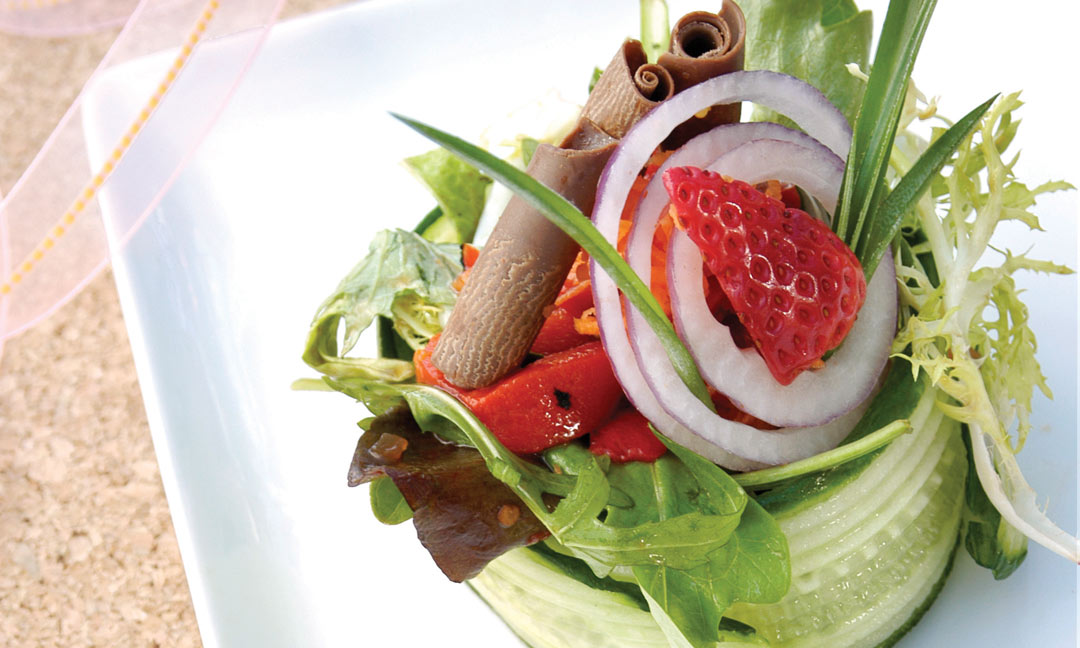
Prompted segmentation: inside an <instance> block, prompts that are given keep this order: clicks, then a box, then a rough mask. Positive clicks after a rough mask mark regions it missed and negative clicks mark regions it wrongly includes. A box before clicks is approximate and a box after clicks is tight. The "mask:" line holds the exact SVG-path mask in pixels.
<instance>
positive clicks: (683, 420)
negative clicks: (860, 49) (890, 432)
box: [592, 71, 861, 469]
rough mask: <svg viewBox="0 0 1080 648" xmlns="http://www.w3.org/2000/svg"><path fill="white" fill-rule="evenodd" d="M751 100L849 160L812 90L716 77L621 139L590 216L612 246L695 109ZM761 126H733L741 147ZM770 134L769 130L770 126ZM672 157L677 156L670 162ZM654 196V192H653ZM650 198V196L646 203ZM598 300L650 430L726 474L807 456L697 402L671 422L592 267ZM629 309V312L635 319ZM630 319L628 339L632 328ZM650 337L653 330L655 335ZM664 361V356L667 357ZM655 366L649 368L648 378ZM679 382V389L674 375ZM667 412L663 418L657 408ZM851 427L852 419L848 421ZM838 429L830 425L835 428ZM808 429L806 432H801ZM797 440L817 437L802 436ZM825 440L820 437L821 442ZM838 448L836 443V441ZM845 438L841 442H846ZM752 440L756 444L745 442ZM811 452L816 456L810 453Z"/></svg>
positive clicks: (829, 109) (613, 353)
mask: <svg viewBox="0 0 1080 648" xmlns="http://www.w3.org/2000/svg"><path fill="white" fill-rule="evenodd" d="M744 100H745V101H754V102H756V103H760V104H764V105H766V106H768V107H770V108H773V109H774V110H777V111H779V112H782V113H784V114H787V116H788V117H791V118H793V119H794V120H795V121H796V122H797V123H799V124H800V125H802V126H803V128H804V129H805V130H806V131H807V133H808V134H809V135H810V136H815V135H816V136H817V137H818V138H819V139H820V140H821V141H823V142H824V143H825V144H826V145H827V146H828V147H829V148H830V149H831V150H833V151H834V152H835V153H837V154H839V155H841V156H846V155H847V149H848V146H849V145H850V139H851V133H850V129H849V128H848V125H847V122H846V120H845V119H844V117H843V115H841V114H840V112H839V111H838V110H836V108H835V107H834V106H832V105H831V104H830V103H829V102H828V100H827V99H825V97H824V96H823V95H822V94H821V93H820V92H818V91H817V89H815V88H813V87H812V86H810V85H808V84H806V83H804V82H802V81H800V80H798V79H795V78H794V77H789V76H786V75H782V74H778V73H775V72H763V71H755V72H737V73H732V74H728V75H725V76H722V77H717V78H715V79H712V80H710V81H707V82H705V83H702V84H699V85H697V86H694V87H693V88H690V89H688V90H686V91H684V92H682V93H680V94H678V95H676V96H675V97H673V98H671V99H669V100H668V101H666V102H664V103H663V104H661V105H660V106H658V107H657V108H655V109H654V110H653V111H652V112H650V113H649V114H648V115H646V116H645V118H644V119H642V120H641V121H640V122H639V123H638V124H637V125H636V126H635V127H634V128H633V129H631V131H630V132H629V133H628V134H627V135H626V136H625V137H624V138H623V140H622V143H621V144H620V146H619V147H618V149H617V150H616V151H615V153H614V154H613V155H612V158H611V160H610V161H609V162H608V165H607V167H606V168H605V171H604V175H603V176H602V178H601V181H600V188H599V191H598V199H597V204H596V207H595V209H594V210H593V221H594V223H595V225H596V227H597V229H598V230H599V231H600V232H601V233H602V234H603V235H604V236H605V237H606V238H607V239H608V240H609V241H610V242H612V243H613V244H614V243H615V242H616V240H617V237H618V230H619V219H620V215H621V212H622V208H623V205H624V204H625V202H626V197H627V196H628V194H629V191H630V187H631V185H632V184H633V182H634V180H635V179H636V177H637V174H638V172H639V171H640V169H641V168H642V167H643V166H644V164H645V163H646V161H647V160H648V159H649V157H650V156H651V155H652V152H653V151H654V150H655V148H656V147H657V146H658V145H659V144H660V142H661V141H663V139H664V138H665V137H666V136H667V134H668V133H669V132H670V131H671V129H672V128H674V126H676V125H678V124H679V123H682V122H683V121H685V120H686V119H689V118H690V117H691V116H692V115H694V114H695V113H697V112H698V111H700V110H702V109H704V108H707V107H709V106H711V105H713V104H722V103H732V102H735V101H744ZM753 127H763V125H757V124H749V125H732V126H731V127H730V128H733V129H734V128H739V129H740V130H742V131H743V134H742V136H743V137H745V139H743V141H744V142H745V141H747V140H748V139H753V137H752V136H750V135H749V133H750V131H749V130H748V129H749V128H753ZM767 128H772V127H767ZM673 157H674V156H673ZM654 193H655V192H654ZM647 197H648V196H646V198H647ZM592 269H593V274H592V277H593V296H594V300H595V303H596V310H597V319H598V323H599V326H600V331H601V337H602V339H603V341H604V345H605V347H606V348H607V350H608V355H609V357H610V358H611V360H612V365H613V367H614V369H615V373H616V375H617V376H618V378H619V381H620V383H621V384H622V386H623V389H624V390H625V391H626V393H627V396H628V397H629V398H630V400H631V402H633V403H634V405H635V406H636V407H638V409H639V411H641V412H642V414H644V415H645V416H646V417H647V418H649V420H650V421H652V422H653V424H654V425H655V426H656V427H657V428H658V429H660V430H661V431H662V432H664V433H665V434H667V435H668V436H670V437H671V438H672V439H674V440H675V441H677V442H679V443H681V444H683V445H687V446H688V447H692V448H693V449H695V450H696V451H697V452H699V453H701V454H703V455H704V456H706V457H708V458H709V459H712V460H713V461H715V462H717V463H719V464H721V465H724V466H726V467H729V468H735V469H745V468H743V466H745V465H746V463H747V461H746V460H749V461H750V462H756V463H767V464H775V463H784V462H788V461H793V460H795V459H797V458H801V457H803V456H807V455H806V449H805V448H799V447H798V445H801V444H795V445H793V439H791V438H789V437H791V436H792V435H791V434H789V433H788V432H785V431H782V430H781V431H775V432H762V431H760V430H755V429H754V428H751V427H749V426H745V425H741V424H738V423H733V422H731V421H726V420H725V419H722V418H720V417H719V416H717V415H716V414H715V413H713V412H712V411H711V410H709V409H708V408H707V407H705V405H704V404H703V403H701V402H700V401H697V400H696V399H695V402H696V403H697V405H699V406H700V408H701V409H702V410H704V411H705V412H707V414H708V416H707V417H704V418H701V417H696V416H689V417H688V416H687V413H686V412H678V416H677V417H676V416H673V415H672V414H671V413H670V410H669V411H663V410H665V409H667V408H663V407H658V405H659V401H658V399H657V395H656V394H654V393H653V390H652V389H651V388H650V387H649V384H648V382H647V380H646V377H645V376H644V375H643V373H642V371H641V369H640V367H639V366H638V362H637V360H636V358H635V357H634V353H633V350H632V348H631V345H630V341H629V339H628V337H627V330H626V328H624V325H623V317H622V315H623V314H622V305H621V303H620V299H619V294H618V290H617V289H616V287H615V284H614V282H612V281H611V279H610V278H609V277H608V276H607V275H606V274H604V273H603V272H602V271H600V269H599V267H598V266H596V265H595V262H594V264H593V268H592ZM632 312H633V311H632V309H631V313H632ZM632 322H633V318H631V335H633V334H634V333H635V332H634V327H633V325H632ZM650 332H651V331H650ZM664 360H665V363H666V364H668V366H670V363H669V362H667V359H666V356H665V358H664ZM651 373H652V367H651V366H650V374H651ZM675 382H677V383H679V384H681V381H680V380H679V379H678V378H677V377H676V378H675ZM658 409H659V410H661V411H663V413H662V414H661V413H660V412H658V411H657V410H658ZM856 414H860V415H861V413H859V412H858V411H857V410H852V412H850V413H849V414H848V415H845V416H844V417H841V418H840V419H837V420H836V421H835V422H834V423H835V424H839V423H840V422H841V421H846V419H848V418H852V417H855V416H856ZM851 423H852V424H853V423H854V421H852V422H851ZM830 425H833V424H830ZM802 430H809V428H803V429H800V432H801V431H802ZM795 436H812V435H811V434H802V435H795ZM822 436H825V435H824V434H823V433H821V432H820V431H819V432H817V433H816V437H817V438H821V437H822ZM828 436H829V437H830V439H829V440H830V441H831V443H832V444H833V445H835V443H837V442H839V440H840V439H839V438H836V439H835V440H833V439H832V438H831V437H832V435H828ZM841 438H842V436H841ZM748 439H751V440H753V441H752V442H748ZM810 454H813V452H811V453H810Z"/></svg>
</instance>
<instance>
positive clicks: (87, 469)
mask: <svg viewBox="0 0 1080 648" xmlns="http://www.w3.org/2000/svg"><path fill="white" fill-rule="evenodd" d="M336 4H341V1H340V0H290V3H289V5H288V7H287V9H286V14H287V15H295V14H298V13H304V12H308V11H312V10H317V9H321V8H325V7H329V6H332V5H336ZM115 35H116V32H115V31H108V32H102V33H97V34H92V35H89V36H79V37H71V38H63V39H41V38H24V37H15V36H9V35H4V34H0V192H4V193H6V192H7V191H9V190H10V189H11V187H12V185H14V183H15V181H16V180H17V179H18V177H19V174H20V173H21V172H22V170H23V169H25V168H26V166H27V165H28V164H29V163H30V161H31V160H32V159H33V156H34V154H35V153H36V152H37V150H38V148H39V147H40V146H41V144H42V142H44V140H45V138H46V137H47V136H48V135H49V133H50V132H51V130H52V129H53V127H54V126H55V124H56V122H57V121H58V120H59V119H60V117H61V115H62V114H63V112H64V110H65V109H66V108H67V107H68V105H69V104H70V103H71V101H72V100H73V99H74V98H75V96H76V95H77V93H78V91H79V88H80V86H81V84H82V82H83V81H84V80H85V78H86V77H87V76H88V75H89V73H90V71H91V70H92V69H93V67H94V66H95V65H96V64H97V62H98V61H99V60H100V58H101V57H102V55H104V53H105V51H106V50H107V48H108V46H109V44H110V43H111V42H112V40H113V38H114V37H115ZM199 645H201V642H200V640H199V634H198V628H197V627H196V624H195V616H194V613H193V612H192V608H191V599H190V596H189V594H188V589H187V582H186V580H185V578H184V572H183V567H182V566H181V563H180V554H179V551H178V549H177V545H176V538H175V535H174V533H173V527H172V521H171V520H170V518H169V511H168V506H167V504H166V502H165V495H164V493H163V491H162V488H161V478H160V476H159V474H158V467H157V462H156V461H155V459H154V452H153V447H152V446H151V442H150V432H149V429H148V427H147V423H146V415H145V413H144V411H143V404H142V398H141V396H140V394H139V387H138V383H137V381H136V378H135V368H134V366H133V364H132V358H131V350H130V347H129V345H128V340H127V333H126V331H125V329H124V324H123V321H122V319H121V315H120V306H119V303H118V302H117V297H116V289H115V287H114V285H113V279H112V275H111V273H110V272H108V271H106V272H104V273H102V275H101V276H99V277H98V278H97V279H95V280H94V281H93V282H92V283H91V284H90V285H89V286H88V287H87V288H86V290H84V291H83V292H82V293H81V294H80V295H79V296H78V297H76V298H75V299H74V300H73V301H72V302H71V303H69V304H67V305H66V306H65V307H63V308H62V309H61V310H60V311H59V312H57V313H56V314H54V315H53V316H52V317H50V318H49V319H48V320H46V321H45V322H44V323H42V324H40V325H39V326H37V327H36V328H34V329H32V330H30V331H27V332H26V333H23V334H22V335H19V336H17V337H16V338H14V339H12V340H9V341H8V342H7V344H6V345H5V347H4V350H3V355H2V357H0V646H4V647H5V648H8V647H16V646H64V647H68V646H133V647H137V646H168V647H170V648H172V647H190V646H199Z"/></svg>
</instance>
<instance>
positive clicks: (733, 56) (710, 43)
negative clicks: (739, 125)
mask: <svg viewBox="0 0 1080 648" xmlns="http://www.w3.org/2000/svg"><path fill="white" fill-rule="evenodd" d="M745 36H746V19H745V18H744V17H743V13H742V10H741V9H739V6H738V5H736V4H735V3H734V2H731V1H730V0H724V5H723V8H722V9H720V12H719V13H716V14H712V13H708V12H704V11H695V12H693V13H689V14H686V15H685V16H683V17H682V18H680V19H679V21H678V22H677V23H675V27H674V28H673V29H672V30H671V46H670V51H668V52H665V53H663V54H661V55H660V59H659V60H658V61H657V65H659V66H661V67H663V68H664V69H666V70H667V71H668V72H669V73H670V74H671V78H672V81H673V82H674V83H675V92H682V91H683V90H685V89H687V88H689V87H691V86H694V85H697V84H698V83H701V82H702V81H706V80H708V79H711V78H713V77H717V76H720V75H721V74H727V73H728V72H736V71H738V70H742V69H743V59H744V57H745V40H746V38H745ZM740 112H741V105H740V104H737V103H735V104H726V105H723V106H714V107H713V108H711V109H710V110H709V112H708V113H707V114H706V115H705V116H703V117H697V118H695V119H693V120H691V121H689V122H687V123H686V124H683V125H682V126H679V127H678V128H676V129H675V130H674V131H673V132H672V134H671V135H670V136H669V137H668V138H667V139H666V140H665V141H664V144H663V147H664V148H665V149H668V150H671V149H675V148H678V147H680V146H682V145H683V144H684V143H685V142H686V141H687V140H688V139H690V138H691V137H693V136H695V135H697V134H699V133H703V132H705V131H707V130H709V129H711V128H713V127H715V126H719V125H720V124H730V123H733V122H737V121H739V117H740Z"/></svg>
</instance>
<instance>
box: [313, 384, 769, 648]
mask: <svg viewBox="0 0 1080 648" xmlns="http://www.w3.org/2000/svg"><path fill="white" fill-rule="evenodd" d="M326 382H327V384H328V385H330V386H331V387H333V388H335V389H339V390H340V391H342V392H344V393H346V394H349V395H351V396H354V397H356V398H358V399H360V400H362V401H363V402H364V403H365V404H367V405H368V406H369V408H372V410H373V411H376V412H377V411H385V410H386V409H388V408H389V407H392V406H393V405H395V404H398V403H400V402H401V400H404V401H405V402H406V403H407V404H408V406H409V409H410V411H411V413H412V416H413V418H414V419H415V420H416V422H417V424H418V425H419V426H420V428H421V429H422V430H423V431H425V432H429V433H433V434H436V435H437V436H439V437H440V438H442V439H444V440H446V441H451V442H453V443H457V444H461V445H468V446H471V447H474V448H476V449H477V450H478V451H479V452H480V455H481V456H482V457H483V460H484V463H485V465H486V466H487V469H488V471H490V472H491V474H492V475H493V476H494V477H495V478H496V479H498V480H499V481H501V482H502V483H504V484H506V485H507V486H508V487H510V488H511V489H512V490H513V491H514V492H515V493H516V494H517V495H518V497H519V498H520V499H521V501H522V503H523V504H524V505H525V506H526V507H527V508H528V509H529V510H530V511H531V512H532V513H533V514H534V515H535V516H536V517H537V518H538V519H539V520H540V521H541V522H542V523H543V525H544V526H545V527H546V528H547V529H548V530H549V531H550V532H551V534H552V537H551V539H549V540H548V542H547V546H548V547H550V548H552V549H554V550H556V551H558V552H560V553H563V554H566V555H568V556H571V557H573V558H577V559H579V560H581V561H583V562H584V564H586V565H588V566H589V567H590V568H591V569H592V571H593V573H594V574H595V575H596V576H597V577H598V578H605V577H608V576H617V577H619V579H620V580H624V581H625V580H628V579H629V580H631V581H636V582H637V583H638V585H639V586H640V587H641V588H642V593H643V594H644V595H645V596H646V597H650V598H652V600H653V602H654V603H656V604H657V607H656V608H655V610H654V613H655V614H657V615H659V616H663V617H670V618H668V620H667V621H666V622H665V623H667V624H668V626H669V627H672V628H676V629H677V630H674V631H673V632H677V634H678V636H680V637H683V638H684V639H682V640H683V641H687V640H689V641H690V642H691V644H690V645H693V646H706V645H713V644H715V643H716V642H717V641H718V639H719V638H720V636H721V635H720V630H719V627H720V625H719V624H720V622H721V619H722V615H723V612H724V610H725V609H726V608H727V606H728V605H729V604H730V603H732V602H734V601H755V602H765V601H772V600H775V599H776V598H779V596H782V595H783V593H784V592H785V591H786V590H787V586H788V579H789V572H790V565H789V563H788V560H787V544H786V540H785V538H784V536H783V534H782V533H781V532H780V530H779V527H777V525H776V523H775V522H774V521H773V520H772V518H771V517H770V516H769V515H768V514H767V513H765V511H764V509H761V507H760V506H758V505H757V504H756V503H755V502H753V501H752V500H750V499H749V497H748V496H747V494H746V492H745V491H744V490H743V489H742V488H741V487H740V486H739V485H738V484H737V483H735V481H734V480H733V479H732V478H731V477H730V476H729V475H728V474H727V473H725V472H724V471H723V470H722V469H720V468H719V467H717V466H715V465H714V464H712V463H711V462H709V461H708V460H706V459H704V458H702V457H700V456H698V455H696V454H694V453H692V452H690V451H688V450H686V449H684V448H682V447H680V446H678V445H675V444H670V445H669V447H670V448H671V449H672V452H671V453H670V454H667V455H665V456H664V457H662V458H661V459H659V460H658V461H657V462H655V463H653V464H646V463H628V464H621V465H615V466H612V465H610V461H609V460H608V459H607V458H606V457H597V456H595V455H593V454H592V453H591V452H589V451H588V450H587V449H586V448H585V447H583V446H581V445H579V444H573V443H572V444H568V445H564V446H559V447H556V448H552V449H550V450H548V451H546V452H544V453H543V459H544V462H545V463H546V465H538V464H536V463H533V462H531V461H528V460H526V459H523V458H521V457H518V456H517V455H514V454H513V453H511V452H510V451H509V450H507V449H506V448H505V447H503V445H502V444H501V443H499V441H498V440H497V439H496V438H495V437H494V436H493V435H492V434H491V432H490V431H489V430H488V429H487V428H486V427H485V426H484V425H483V424H482V423H481V422H480V421H479V420H477V419H476V417H475V416H474V415H473V414H472V413H471V412H470V411H469V410H468V409H467V408H466V407H465V406H464V405H463V404H461V403H460V402H459V401H457V400H456V399H454V398H453V397H452V396H450V395H449V394H447V393H446V392H443V391H441V390H439V389H435V388H433V387H428V386H425V385H416V384H390V383H379V382H376V381H365V380H363V379H360V378H344V379H336V378H327V379H326ZM373 497H374V496H373ZM379 497H380V498H382V499H380V500H379V501H378V502H375V501H374V500H373V504H377V505H378V506H379V507H380V516H381V517H386V518H389V519H393V518H394V515H395V513H396V512H398V511H396V509H395V504H394V502H395V501H396V500H395V499H394V498H393V494H392V493H381V492H380V494H379ZM751 509H752V511H753V512H752V513H749V514H747V513H744V511H750V510H751ZM735 581H738V582H735ZM658 619H659V617H658ZM672 624H673V625H672ZM737 634H738V633H737ZM743 634H745V633H742V634H740V635H739V637H736V638H737V639H738V640H739V641H744V640H745V639H746V638H745V637H743ZM732 640H734V639H732Z"/></svg>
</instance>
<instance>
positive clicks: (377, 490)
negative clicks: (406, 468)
mask: <svg viewBox="0 0 1080 648" xmlns="http://www.w3.org/2000/svg"><path fill="white" fill-rule="evenodd" d="M368 496H369V498H370V499H371V512H372V513H374V514H375V519H376V520H378V521H379V522H382V523H383V524H390V525H393V524H401V523H402V522H404V521H406V520H408V519H409V518H411V517H412V515H413V512H412V509H411V508H409V504H408V503H407V502H406V501H405V497H404V496H403V495H402V494H401V491H399V490H398V488H397V486H395V485H394V480H392V479H390V478H389V477H380V478H379V479H376V480H375V481H373V482H371V487H370V489H369V490H368Z"/></svg>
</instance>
